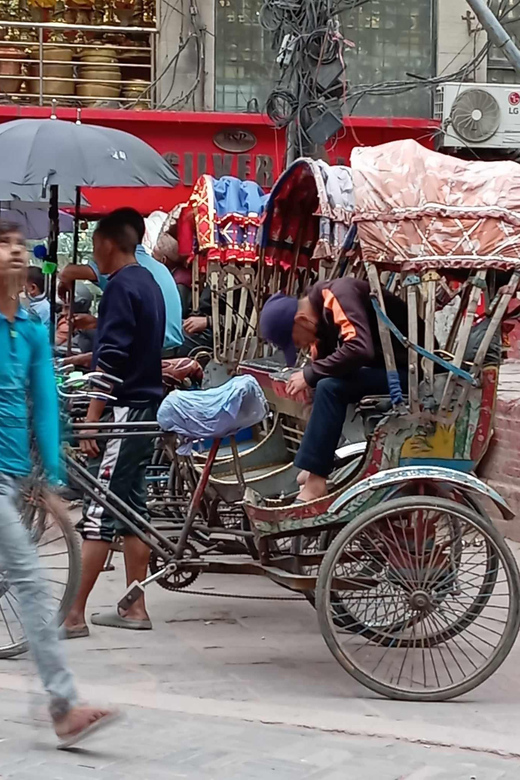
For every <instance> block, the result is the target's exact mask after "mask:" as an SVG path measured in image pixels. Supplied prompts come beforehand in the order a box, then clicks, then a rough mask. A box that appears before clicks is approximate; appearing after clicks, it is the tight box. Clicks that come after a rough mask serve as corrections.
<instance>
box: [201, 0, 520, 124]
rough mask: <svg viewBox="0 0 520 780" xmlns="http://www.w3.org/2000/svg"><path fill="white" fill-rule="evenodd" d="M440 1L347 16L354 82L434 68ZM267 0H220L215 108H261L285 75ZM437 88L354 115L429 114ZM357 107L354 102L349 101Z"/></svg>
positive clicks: (386, 2)
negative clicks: (267, 19)
mask: <svg viewBox="0 0 520 780" xmlns="http://www.w3.org/2000/svg"><path fill="white" fill-rule="evenodd" d="M433 2H434V0H368V2H364V3H362V4H361V5H360V6H359V7H358V8H356V9H354V10H353V11H345V12H343V13H342V14H341V22H342V29H343V34H344V36H345V37H346V38H348V39H349V40H351V41H352V42H353V43H354V44H355V47H356V48H355V49H352V50H350V51H349V52H347V54H346V61H347V68H348V80H349V84H350V86H351V87H352V88H354V87H356V86H358V85H361V84H374V83H377V82H380V81H394V80H406V79H407V78H408V77H407V75H406V73H407V72H408V73H413V74H414V75H417V76H423V77H428V76H432V75H433V73H434V47H433V21H432V14H433V10H432V9H433ZM512 2H516V0H512ZM262 5H263V2H262V0H216V41H215V49H216V56H215V71H216V72H215V93H216V94H215V108H216V110H217V111H244V110H246V108H247V105H248V102H249V101H251V100H252V99H253V98H256V100H257V101H258V107H259V109H260V110H262V109H263V108H264V105H265V101H266V99H267V97H268V95H269V92H270V91H271V89H272V88H273V86H274V84H275V82H276V79H277V77H278V75H279V70H278V66H277V64H276V52H274V51H273V50H272V46H271V44H272V33H269V32H267V31H266V30H264V29H263V28H262V27H261V25H260V9H261V7H262ZM431 104H432V94H431V91H430V90H428V89H426V88H424V87H423V88H419V89H417V90H413V91H411V92H405V93H403V94H401V95H394V96H391V97H389V96H382V97H381V96H377V97H374V96H366V97H364V98H363V99H362V100H360V101H359V103H358V104H357V105H356V106H355V107H354V110H353V112H352V113H354V114H358V115H363V114H364V115H373V116H429V115H430V114H431ZM350 105H351V104H350Z"/></svg>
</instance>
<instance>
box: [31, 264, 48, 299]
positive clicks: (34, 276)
mask: <svg viewBox="0 0 520 780" xmlns="http://www.w3.org/2000/svg"><path fill="white" fill-rule="evenodd" d="M27 281H28V282H29V284H35V285H36V287H37V288H38V290H39V291H40V293H43V292H45V277H44V275H43V272H42V269H41V268H38V266H37V265H30V266H29V268H28V269H27Z"/></svg>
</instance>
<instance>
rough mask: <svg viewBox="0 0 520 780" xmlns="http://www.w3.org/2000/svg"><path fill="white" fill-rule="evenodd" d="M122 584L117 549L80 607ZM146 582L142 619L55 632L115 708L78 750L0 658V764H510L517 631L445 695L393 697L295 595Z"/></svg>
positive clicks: (376, 778)
mask: <svg viewBox="0 0 520 780" xmlns="http://www.w3.org/2000/svg"><path fill="white" fill-rule="evenodd" d="M195 587H197V588H199V589H204V590H205V592H206V594H215V593H216V592H220V591H222V592H230V593H240V592H246V593H249V594H259V595H263V596H269V597H273V596H275V597H276V596H278V597H279V596H284V595H286V594H285V592H284V591H281V590H280V589H278V588H276V587H275V586H274V585H272V584H271V583H269V582H264V581H263V580H260V579H259V578H250V579H241V578H238V577H220V578H217V577H213V576H210V575H207V576H206V577H205V578H201V579H199V580H198V581H197V583H196V586H195ZM122 589H123V572H122V569H121V564H120V562H119V561H118V562H117V569H116V571H115V572H111V573H108V574H104V575H102V581H101V582H100V583H99V585H98V587H97V589H96V592H95V594H94V597H93V602H92V609H93V610H96V609H97V608H100V607H101V608H102V607H104V606H112V605H113V604H114V602H115V601H116V599H117V596H119V595H120V594H121V592H122ZM148 594H149V608H150V612H151V615H152V618H153V620H154V625H155V628H154V631H153V632H140V633H132V632H123V631H118V630H115V629H102V628H96V627H94V629H93V631H92V635H91V636H90V637H89V638H88V639H84V640H75V641H73V642H69V643H67V650H68V651H69V655H70V659H71V664H72V666H73V668H74V670H75V671H76V672H77V674H78V680H79V683H80V686H81V689H82V692H83V693H84V694H85V696H88V698H90V699H93V700H94V701H96V702H105V701H112V702H115V703H119V704H120V705H121V706H122V707H124V708H125V709H126V710H127V711H128V722H127V725H126V726H124V727H123V726H119V727H117V728H116V727H114V729H113V732H112V736H111V737H109V736H108V735H107V736H101V735H100V736H99V737H98V738H97V739H96V741H95V742H94V741H92V743H91V746H90V745H89V747H91V749H89V750H88V751H83V750H81V751H80V750H78V751H76V752H73V753H70V754H66V755H65V754H62V753H56V752H54V751H53V750H52V749H51V746H52V739H51V738H50V735H49V733H48V730H47V729H39V730H38V731H37V732H35V730H34V728H33V727H32V726H31V725H30V724H31V723H32V704H33V703H34V701H35V700H38V701H39V702H40V704H41V702H42V701H43V699H42V697H41V696H40V695H39V693H38V691H39V688H38V685H37V681H36V680H35V678H34V670H33V667H32V665H31V663H30V660H29V659H28V658H26V657H23V658H19V659H14V660H11V661H0V689H2V690H1V692H0V778H14V779H15V780H29V779H30V780H50V779H51V778H52V780H61V779H62V778H64V779H65V778H66V779H67V780H68V778H77V779H78V780H82V778H85V777H96V778H97V777H99V778H103V777H105V776H106V777H110V778H113V779H114V780H118V778H123V777H125V778H134V777H139V778H140V779H141V780H147V778H150V780H152V778H153V780H161V778H163V777H164V778H166V777H168V778H175V777H188V778H190V779H191V780H197V779H198V778H214V780H220V778H224V777H225V778H226V780H234V779H235V778H237V780H238V778H240V780H256V778H258V780H265V778H270V777H276V780H285V778H301V780H307V779H309V780H310V779H311V778H312V779H313V780H314V779H316V780H318V778H327V780H336V779H337V778H338V779H339V778H340V777H341V778H342V780H344V778H345V777H349V778H350V777H351V778H353V780H365V778H366V779H367V780H387V778H388V780H398V779H400V780H404V778H406V779H407V780H429V779H430V778H439V780H459V778H460V779H461V780H462V778H464V779H465V780H471V778H473V777H474V778H476V780H495V779H497V778H507V779H508V780H509V778H511V780H512V779H513V778H515V779H517V778H518V777H519V773H520V738H519V735H520V646H519V645H517V646H516V648H515V650H514V651H513V653H512V654H511V656H510V658H509V659H508V661H507V662H506V664H504V666H503V667H502V668H501V669H500V670H499V672H497V673H496V674H495V676H494V677H493V679H492V680H490V681H488V682H487V683H485V684H484V685H482V686H481V687H480V688H479V689H478V690H477V691H475V692H474V693H472V694H471V695H468V696H466V697H463V698H462V699H460V700H459V701H456V702H450V703H446V704H409V703H400V702H393V701H386V700H381V699H378V698H377V697H376V696H375V695H373V694H371V693H370V692H368V691H366V690H365V689H364V688H362V687H361V686H360V685H358V684H357V683H356V682H355V681H354V680H352V679H351V678H350V677H348V675H346V674H345V673H344V672H343V670H342V669H341V668H340V667H339V665H338V664H337V663H336V661H335V660H334V659H333V658H332V656H331V654H330V653H329V651H328V649H327V647H326V646H325V644H324V642H323V640H322V638H321V636H320V633H319V630H318V625H317V621H316V616H315V614H314V612H313V610H312V609H311V607H310V606H309V605H308V604H307V603H305V602H297V603H288V602H285V601H248V600H239V599H236V598H229V599H228V598H222V597H220V596H218V597H214V596H213V597H208V596H207V595H206V596H198V595H187V594H174V593H168V592H166V591H163V590H161V589H160V588H159V587H158V586H156V585H154V586H151V587H150V588H149V590H148ZM40 709H41V707H40ZM35 740H36V741H37V743H38V744H35ZM441 746H450V748H449V749H447V748H444V747H441ZM457 748H465V749H464V750H458V749H457ZM497 753H500V754H502V755H497Z"/></svg>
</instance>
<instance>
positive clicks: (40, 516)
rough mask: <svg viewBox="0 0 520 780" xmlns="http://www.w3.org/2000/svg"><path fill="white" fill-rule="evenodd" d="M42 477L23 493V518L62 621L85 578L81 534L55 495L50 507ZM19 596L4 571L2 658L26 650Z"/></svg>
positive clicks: (0, 620)
mask: <svg viewBox="0 0 520 780" xmlns="http://www.w3.org/2000/svg"><path fill="white" fill-rule="evenodd" d="M42 489H43V485H42V483H40V481H39V480H38V479H36V480H35V481H33V482H32V483H31V484H29V485H27V486H26V488H25V489H24V490H22V493H21V496H20V506H19V512H20V519H21V521H22V523H23V525H25V527H26V528H27V531H28V533H29V535H30V537H31V540H32V542H33V544H34V546H35V547H36V550H37V553H38V558H39V565H40V576H41V579H42V582H43V583H45V585H46V587H47V589H48V591H49V606H50V607H51V608H52V607H54V608H55V609H57V610H58V614H57V618H58V624H59V625H61V623H63V621H64V620H65V617H66V616H67V614H68V612H69V610H70V608H71V606H72V604H73V602H74V599H75V598H76V594H77V592H78V588H79V584H80V580H81V548H80V543H79V535H78V533H77V531H76V530H75V528H74V526H73V524H72V522H71V520H70V518H69V516H68V514H67V512H66V511H65V510H64V509H63V507H62V506H61V504H60V502H59V501H58V500H57V499H55V498H54V500H53V499H52V497H51V498H50V501H51V503H50V504H49V505H48V506H46V505H45V503H44V501H43V496H42ZM26 650H27V641H26V639H25V633H24V630H23V626H22V622H21V615H20V607H19V604H18V597H17V594H16V592H14V591H13V589H12V587H11V584H10V582H9V579H8V577H7V575H6V574H5V573H4V572H2V571H0V658H14V657H15V656H17V655H20V654H21V653H24V652H26Z"/></svg>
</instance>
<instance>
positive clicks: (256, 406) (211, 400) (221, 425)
mask: <svg viewBox="0 0 520 780" xmlns="http://www.w3.org/2000/svg"><path fill="white" fill-rule="evenodd" d="M268 411H269V407H268V405H267V401H266V399H265V396H264V394H263V392H262V388H261V387H260V385H259V384H258V382H257V381H256V379H255V378H254V377H252V376H248V375H244V376H235V377H233V378H232V379H230V380H229V382H226V384H225V385H221V386H220V387H213V388H211V389H210V390H174V391H173V392H172V393H170V394H169V395H168V396H167V397H166V398H165V399H164V401H163V402H162V404H161V406H160V407H159V411H158V412H157V422H158V423H159V425H160V426H161V428H162V429H163V430H164V431H173V432H175V433H177V434H178V435H179V436H180V438H181V439H182V440H183V442H184V444H183V445H182V446H181V447H180V448H179V450H178V451H179V453H180V454H181V455H187V454H189V453H190V452H191V445H192V443H193V442H194V441H199V440H200V439H224V438H225V437H226V436H233V435H234V434H235V433H238V431H240V430H242V429H243V428H248V427H249V426H250V425H256V424H257V423H259V422H261V421H262V420H263V419H264V418H265V416H266V415H267V412H268Z"/></svg>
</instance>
